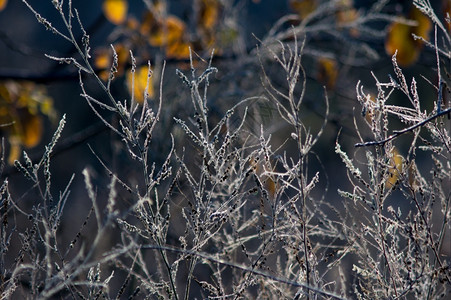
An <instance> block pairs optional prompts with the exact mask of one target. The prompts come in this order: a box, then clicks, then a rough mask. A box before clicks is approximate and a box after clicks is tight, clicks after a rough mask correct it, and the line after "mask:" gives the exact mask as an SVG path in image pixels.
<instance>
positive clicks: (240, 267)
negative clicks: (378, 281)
mask: <svg viewBox="0 0 451 300" xmlns="http://www.w3.org/2000/svg"><path fill="white" fill-rule="evenodd" d="M139 247H140V249H150V250H152V249H158V248H161V250H162V251H169V252H176V253H182V254H184V255H190V256H196V257H199V258H202V259H206V260H208V261H211V262H214V263H217V264H220V265H224V266H228V267H231V268H234V269H238V270H241V271H244V272H250V273H252V274H255V275H258V276H262V277H265V278H269V279H271V280H274V281H277V282H280V283H284V284H287V285H291V286H294V287H299V288H304V289H306V290H308V291H311V292H313V293H315V294H318V295H322V296H325V297H330V298H332V299H337V300H345V298H342V297H340V296H338V295H335V294H334V293H331V292H327V291H324V290H321V289H319V288H316V287H313V286H310V285H308V284H306V283H300V282H299V281H290V280H287V279H285V278H280V277H276V276H273V275H271V274H268V273H266V272H263V271H260V270H258V269H254V268H252V269H250V268H249V267H248V266H245V265H241V264H237V263H232V262H230V261H229V260H224V259H220V258H217V257H214V256H212V255H209V254H205V253H202V252H200V251H193V250H185V249H179V248H174V247H168V246H163V247H160V246H158V245H141V246H139ZM307 295H308V293H307Z"/></svg>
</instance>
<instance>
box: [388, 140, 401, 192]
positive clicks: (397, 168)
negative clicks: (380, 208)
mask: <svg viewBox="0 0 451 300" xmlns="http://www.w3.org/2000/svg"><path fill="white" fill-rule="evenodd" d="M390 154H391V156H392V157H391V158H390V163H389V164H390V169H389V170H388V174H389V175H388V178H387V180H386V181H385V187H386V188H392V187H394V186H395V184H396V182H398V179H399V177H400V176H401V173H402V162H403V157H402V155H401V154H399V152H398V150H397V149H396V148H395V147H393V149H392V150H391V153H390Z"/></svg>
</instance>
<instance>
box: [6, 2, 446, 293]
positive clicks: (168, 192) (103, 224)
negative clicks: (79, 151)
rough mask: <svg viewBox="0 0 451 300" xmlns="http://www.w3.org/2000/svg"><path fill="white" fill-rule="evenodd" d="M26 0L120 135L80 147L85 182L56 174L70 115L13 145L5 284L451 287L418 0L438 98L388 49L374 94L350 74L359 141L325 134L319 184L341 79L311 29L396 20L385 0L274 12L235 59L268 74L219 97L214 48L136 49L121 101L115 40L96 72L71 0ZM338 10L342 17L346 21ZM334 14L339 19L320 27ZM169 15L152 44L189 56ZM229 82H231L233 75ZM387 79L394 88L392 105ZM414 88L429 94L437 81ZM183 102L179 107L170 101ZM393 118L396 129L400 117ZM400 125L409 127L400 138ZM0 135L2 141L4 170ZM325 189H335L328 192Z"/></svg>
mask: <svg viewBox="0 0 451 300" xmlns="http://www.w3.org/2000/svg"><path fill="white" fill-rule="evenodd" d="M24 2H25V4H26V5H27V6H28V8H29V9H30V10H31V11H32V12H33V13H34V14H35V16H36V18H37V20H38V21H39V22H40V23H42V24H44V25H45V27H46V28H47V29H49V30H51V31H52V32H53V33H55V34H56V35H57V36H59V37H61V38H63V39H65V40H67V41H69V42H70V43H71V44H72V45H73V46H74V47H75V48H76V50H77V55H74V56H71V57H56V56H54V55H52V56H50V55H48V57H49V58H50V59H53V60H55V61H57V62H59V63H67V64H70V65H73V66H75V68H76V69H77V71H78V81H79V86H80V88H81V97H82V98H84V99H85V101H86V103H87V104H88V106H89V107H90V109H91V110H92V111H93V112H94V114H95V115H96V117H97V118H98V119H99V120H100V121H101V122H102V124H103V126H105V127H106V128H108V130H109V132H110V133H111V136H109V139H110V141H112V142H111V144H113V145H116V146H115V147H116V148H115V149H112V150H111V152H112V153H113V154H112V156H111V157H112V158H111V161H108V159H107V156H106V155H103V153H104V152H103V151H104V150H105V149H101V147H99V148H95V147H94V146H89V148H90V150H91V153H92V156H93V157H94V158H95V159H96V163H95V165H96V166H100V171H97V170H96V169H95V168H94V167H93V166H92V165H87V166H86V167H85V168H84V169H83V171H82V174H81V175H82V176H83V183H84V190H83V191H77V192H76V193H74V194H75V195H73V194H72V193H71V190H72V185H73V182H74V178H75V177H76V176H78V175H76V174H74V175H72V176H71V177H70V179H69V180H68V182H67V184H66V185H65V186H64V187H63V188H62V189H61V188H60V187H59V186H57V187H55V186H54V185H53V182H54V180H55V178H54V176H52V171H53V165H52V162H53V158H54V156H53V155H54V152H55V149H56V147H57V145H58V143H59V142H60V138H61V136H62V134H63V132H64V126H65V123H66V118H67V117H66V115H64V116H63V117H62V118H61V120H60V122H59V125H58V127H57V129H56V131H55V133H54V135H53V137H52V139H51V141H50V143H49V144H48V145H47V146H45V151H44V152H43V154H42V156H41V157H40V158H39V159H38V160H36V161H34V160H33V159H32V158H31V157H30V155H29V154H27V152H26V151H24V152H23V157H22V159H21V160H16V161H15V167H16V168H17V169H18V170H19V171H20V173H21V174H22V175H23V176H24V177H25V178H26V179H27V180H28V185H27V188H26V189H22V186H21V185H19V183H17V186H18V187H20V189H22V190H21V191H20V192H15V191H14V189H15V188H14V187H13V188H11V186H12V185H14V183H13V182H10V180H9V178H7V177H3V183H2V185H1V187H0V195H1V217H2V225H1V245H2V246H1V249H2V253H1V258H0V266H1V268H0V270H2V272H1V284H0V292H1V297H2V299H3V298H5V299H10V298H17V297H24V298H37V299H41V298H42V299H47V298H57V297H58V298H83V299H85V298H88V299H97V298H100V297H104V298H123V297H127V298H162V299H166V298H175V299H179V298H183V299H190V298H200V297H202V298H212V299H214V298H220V299H226V298H234V299H236V298H244V299H251V298H256V299H277V298H284V299H285V298H294V299H310V298H313V299H317V298H318V299H323V298H324V299H346V298H359V299H380V298H383V299H392V298H393V299H394V298H415V299H435V298H440V297H443V298H445V297H447V296H448V295H449V293H450V287H451V285H450V283H451V272H450V266H449V263H450V249H449V246H450V245H449V235H450V223H449V216H450V208H449V204H450V200H451V199H450V197H451V190H450V187H451V186H450V183H451V165H450V155H451V150H450V149H451V138H450V131H449V128H450V121H449V119H450V117H449V116H450V113H451V108H450V105H449V102H447V101H449V100H447V99H448V98H447V97H449V94H450V92H449V85H450V78H449V66H450V64H449V62H450V59H451V54H450V52H449V50H448V49H449V47H450V46H451V37H450V35H449V31H447V29H446V27H445V26H446V25H444V24H443V23H442V22H441V21H440V19H439V18H438V17H437V16H436V14H435V13H434V10H433V9H432V7H431V6H430V4H429V2H426V1H414V4H415V6H416V7H417V9H419V10H420V11H421V12H422V13H423V14H424V15H426V16H427V17H428V18H429V19H430V20H431V21H432V23H433V24H434V26H435V28H434V30H435V31H434V39H433V42H427V41H424V42H425V44H426V46H428V47H429V48H430V49H432V50H433V52H434V53H435V59H436V74H435V75H436V77H437V78H435V79H431V78H424V79H425V81H426V82H427V83H428V84H430V85H431V86H432V88H433V89H434V90H435V91H436V95H434V97H436V100H434V108H433V109H432V110H431V111H430V112H427V111H426V110H425V109H424V108H423V105H424V103H422V102H423V100H420V98H422V96H421V95H420V92H419V91H418V87H417V79H415V78H412V79H408V77H407V76H406V75H405V74H404V71H403V70H402V69H401V67H400V66H399V65H398V61H397V53H396V52H395V54H394V55H393V57H392V64H393V70H394V75H393V76H388V81H387V82H383V81H380V80H379V79H378V77H377V76H376V75H375V74H374V73H371V74H372V75H373V78H374V80H375V89H376V91H377V95H376V96H373V95H372V94H371V93H370V92H369V91H366V89H365V88H364V86H363V84H362V83H361V82H358V83H357V85H356V98H357V101H358V102H359V104H360V106H361V108H362V114H361V115H359V114H356V115H353V123H354V125H355V133H356V134H357V136H358V140H359V142H358V143H357V144H355V148H351V147H349V146H348V145H347V144H344V142H343V140H345V139H347V138H348V137H346V136H345V135H344V134H341V133H339V134H338V135H337V136H336V142H335V153H336V158H341V161H342V164H341V165H340V166H342V167H343V170H342V171H343V174H347V179H348V181H349V184H345V183H343V181H341V180H340V181H338V180H337V182H336V183H338V184H340V185H341V184H342V185H343V186H341V187H340V188H339V189H338V193H337V192H336V191H335V190H332V191H329V190H328V184H327V181H328V178H332V177H334V176H337V174H339V171H337V170H333V167H330V168H328V165H324V166H323V164H322V161H321V155H320V154H319V153H317V152H316V151H317V150H316V149H318V148H319V147H318V145H321V147H327V146H330V145H329V144H328V143H327V137H325V135H327V134H329V132H330V131H328V129H327V126H328V122H329V121H330V120H331V119H332V121H333V120H336V119H334V118H335V117H336V116H334V115H331V112H330V110H331V109H330V108H331V107H332V106H333V104H332V103H331V101H330V100H329V93H331V89H333V87H334V86H335V85H337V74H335V73H334V72H336V70H335V71H334V63H331V61H330V60H327V59H328V57H327V53H322V52H321V51H320V50H319V49H314V50H312V49H311V48H308V45H309V43H314V42H316V41H315V40H314V39H313V40H312V36H315V35H313V34H311V33H317V34H318V36H315V37H316V38H318V37H324V36H323V35H321V34H320V33H323V32H326V33H330V34H334V35H342V34H343V31H342V30H343V28H344V29H346V30H348V29H349V32H348V33H347V35H351V36H354V35H358V32H357V31H356V28H359V29H360V30H361V32H364V31H365V30H368V31H369V29H370V28H371V26H370V25H368V24H367V23H366V22H371V21H372V20H374V19H378V20H390V21H392V20H397V21H400V20H399V19H397V18H395V17H393V16H388V15H384V14H380V13H379V11H380V9H382V7H383V6H384V1H379V2H378V3H376V4H375V5H374V6H373V7H372V8H371V9H370V10H369V11H368V13H367V14H365V15H363V16H361V15H360V16H359V13H358V12H357V10H355V9H354V8H353V7H352V5H351V6H349V4H346V3H345V2H340V1H338V2H336V1H331V2H326V3H324V4H322V5H320V6H318V7H316V9H314V10H312V11H311V12H309V14H307V16H304V19H298V21H299V22H298V23H295V25H293V26H287V22H288V21H290V20H291V18H293V16H285V17H284V18H282V19H281V20H280V21H279V22H278V23H276V24H275V26H274V27H273V28H272V29H271V30H270V31H269V33H268V35H267V36H266V38H265V39H263V40H262V41H260V46H259V49H257V50H258V51H257V50H256V51H255V53H254V54H255V55H250V56H249V57H248V61H247V64H245V67H249V68H251V69H252V68H254V69H252V70H256V69H257V68H260V69H259V74H260V81H259V86H260V87H261V89H257V88H255V86H251V88H250V90H251V91H252V92H255V94H254V95H253V96H248V97H246V96H245V97H243V98H240V100H236V101H235V102H234V103H235V104H233V105H229V106H228V107H227V108H224V106H225V105H226V104H227V103H222V102H221V101H220V100H218V99H220V98H221V97H226V93H227V90H226V89H224V88H223V86H220V83H217V84H218V85H219V87H218V85H216V82H215V81H216V80H215V79H214V78H213V77H214V76H216V75H217V74H218V72H220V69H219V70H218V68H216V67H215V66H214V64H213V61H214V60H213V59H214V55H213V54H211V56H210V58H209V59H208V60H204V59H200V60H199V61H196V59H194V55H193V53H194V51H193V50H191V49H190V50H189V51H188V52H187V53H188V60H187V61H183V62H184V63H188V67H187V68H180V69H176V70H173V69H172V68H171V67H168V66H167V63H166V62H163V63H161V65H159V66H161V68H153V67H152V66H151V64H150V62H147V63H143V62H141V61H139V60H138V59H136V58H135V57H134V54H133V52H132V51H130V52H129V57H130V66H129V67H130V70H129V73H128V74H129V75H127V76H128V86H129V87H130V92H131V93H130V97H129V98H128V99H127V100H124V101H121V100H118V99H119V97H120V96H116V95H115V92H114V89H113V86H114V84H115V82H116V81H115V80H117V79H115V77H119V76H120V75H121V72H123V69H125V68H126V67H125V66H124V62H122V61H121V58H123V56H122V54H121V52H120V51H119V49H118V47H114V46H112V47H111V50H110V51H111V65H110V66H109V67H108V68H106V69H107V71H106V73H105V72H103V73H102V72H99V70H98V69H96V67H95V66H94V62H93V58H91V45H90V38H89V35H88V32H86V30H85V29H84V27H83V24H82V22H81V19H80V16H79V15H78V12H77V10H76V9H74V8H72V2H71V1H69V2H68V3H65V4H64V3H63V2H62V1H52V4H53V5H54V7H55V9H56V10H57V12H58V13H59V14H60V17H61V19H62V21H63V24H64V27H63V29H64V30H63V29H61V30H60V29H59V28H57V27H55V26H54V25H52V24H51V23H50V22H49V21H48V20H46V19H45V18H43V17H42V16H41V15H40V14H39V13H38V12H37V11H35V9H34V8H33V7H32V6H31V5H30V4H29V3H28V2H27V1H24ZM107 2H108V1H107ZM213 2H214V1H213ZM213 2H212V3H213ZM292 2H293V5H294V7H297V8H300V7H301V6H299V5H300V4H299V3H297V4H296V3H295V2H299V1H292ZM301 2H302V1H301ZM149 3H150V1H149ZM202 3H204V2H202ZM224 3H226V2H224ZM122 4H123V3H122ZM151 4H152V3H151ZM295 4H296V5H295ZM108 5H111V3H109V4H108ZM148 5H150V4H148ZM152 5H153V4H152ZM105 7H106V6H105ZM152 7H153V6H152ZM206 7H208V6H206ZM212 7H214V6H212ZM153 8H155V7H153ZM66 9H67V10H66ZM104 9H106V8H104ZM345 12H347V13H348V15H347V16H348V19H346V21H343V19H342V18H343V17H344V16H343V15H341V14H343V13H345ZM153 13H155V12H153ZM330 15H335V17H336V18H337V19H336V20H335V21H333V22H337V24H338V25H337V24H335V23H334V24H335V25H336V26H335V27H333V28H326V29H324V28H325V27H324V26H323V25H325V24H326V25H327V24H328V22H330V18H329V16H330ZM349 16H352V17H349ZM154 17H155V16H154ZM298 18H300V17H298ZM114 20H115V22H117V23H121V22H122V21H121V18H115V19H114ZM206 20H210V19H206ZM315 20H317V21H318V24H315V23H314V21H315ZM401 21H403V22H404V23H408V24H410V23H409V22H408V21H406V20H401ZM161 22H162V23H161V24H166V25H165V26H167V28H166V29H168V28H172V27H174V28H178V29H180V30H182V29H183V28H184V27H183V26H182V25H183V24H182V23H179V21H178V20H177V19H175V18H172V19H171V21H169V20H166V19H163V20H162V21H161ZM205 22H207V21H205ZM209 22H210V21H209ZM340 22H341V23H340ZM343 22H344V23H343ZM74 23H77V26H78V28H79V29H80V30H81V32H82V35H83V36H82V38H81V40H80V41H78V40H77V39H76V38H75V37H74V34H73V30H74V27H75V26H76V25H75V24H74ZM207 23H208V22H207ZM158 24H160V23H156V24H153V25H152V26H155V27H153V28H154V30H156V31H157V32H160V31H161V30H162V32H163V33H164V30H163V29H164V26H163V25H161V24H160V25H161V26H163V27H161V28H160V27H159V26H160V25H158ZM208 24H210V23H208ZM360 24H364V25H362V26H360V27H357V26H355V25H360ZM449 24H450V22H449V16H448V25H449ZM204 25H205V24H204ZM210 25H211V24H210ZM351 25H352V26H351ZM171 26H172V27H171ZM218 26H219V25H218ZM340 26H341V27H340ZM207 27H208V26H203V27H201V29H202V30H203V31H202V32H203V33H202V34H205V36H203V37H204V38H205V37H210V38H211V39H212V40H214V33H213V32H209V31H207ZM326 27H327V26H326ZM162 28H163V29H162ZM351 29H352V30H351ZM64 32H66V33H64ZM176 32H177V33H178V34H177V35H175V36H173V35H171V36H169V37H171V39H169V37H168V40H164V39H163V40H158V39H156V37H158V36H159V35H158V36H154V37H153V40H152V42H151V44H152V43H153V44H155V43H156V44H158V45H157V46H160V47H162V49H163V52H164V53H165V54H166V55H167V56H168V57H171V58H172V59H174V58H177V59H182V60H183V59H184V58H185V57H184V53H185V52H179V51H175V50H174V47H176V48H177V49H179V48H178V47H181V46H187V45H188V44H189V42H188V41H187V40H185V35H184V33H181V32H179V31H176ZM182 32H184V31H183V30H182ZM160 33H161V32H160ZM373 33H375V31H373ZM439 37H441V39H440V38H439ZM179 38H180V40H179ZM417 38H418V39H421V37H418V36H417ZM423 39H424V38H423ZM204 42H205V41H204ZM345 42H346V43H349V44H353V43H355V44H354V46H356V50H357V51H362V53H366V54H367V56H366V57H365V58H364V60H365V61H364V62H367V60H366V59H368V60H369V59H370V58H371V57H373V56H375V55H377V53H375V52H374V51H373V50H372V49H371V48H369V46H368V44H366V43H365V42H361V43H360V44H358V45H357V44H356V43H357V42H358V40H357V39H352V38H351V37H349V36H347V37H346V39H345ZM153 44H152V46H155V45H153ZM206 44H208V43H206ZM190 45H191V44H190ZM193 45H194V44H193ZM204 46H205V45H204ZM357 46H358V47H357ZM179 50H180V49H179ZM121 51H122V50H121ZM173 51H175V52H173ZM311 53H313V54H314V56H315V55H317V56H325V60H324V57H323V58H322V59H323V60H321V61H322V64H321V66H322V68H323V72H324V73H323V74H322V75H324V76H326V77H327V80H326V81H325V82H324V83H323V84H324V85H326V86H327V87H326V86H325V87H323V88H321V97H322V98H323V99H324V100H323V101H322V102H321V103H323V104H317V103H315V105H316V107H315V108H312V110H313V111H315V109H316V108H318V107H319V108H320V109H317V110H316V112H317V113H318V114H320V115H321V118H322V120H321V122H320V124H309V122H308V115H306V114H305V110H306V109H307V108H309V106H310V108H311V103H309V102H308V101H309V100H308V93H309V90H308V86H309V84H310V83H311V80H310V78H309V76H311V75H310V74H309V72H308V71H306V69H305V68H304V57H305V56H306V55H308V54H311ZM176 54H177V55H176ZM323 54H325V55H323ZM357 61H358V60H357V59H356V60H355V62H357ZM308 63H309V61H307V64H308ZM143 68H144V69H143ZM330 68H332V71H331V69H330ZM155 69H159V72H156V70H155ZM168 69H171V71H174V72H173V73H175V74H176V75H177V76H178V77H179V78H178V80H179V83H178V87H177V88H178V89H177V93H175V94H176V96H177V97H178V98H176V96H174V93H173V94H171V93H168V94H165V92H164V89H165V80H166V76H165V74H167V72H168ZM143 70H144V71H143ZM103 71H105V70H103ZM142 74H144V75H142ZM334 74H335V75H334ZM252 80H253V81H255V80H254V78H253V77H252ZM225 81H226V82H225V85H228V86H229V87H230V85H236V84H237V82H236V81H234V80H229V81H227V80H225ZM93 82H94V83H95V84H96V85H97V87H98V88H100V90H101V92H102V94H101V95H100V96H99V94H98V92H97V90H96V89H95V88H93ZM156 82H158V84H156ZM241 83H242V84H244V80H243V82H241ZM154 85H155V86H157V85H158V88H156V89H155V90H154V87H155V86H154ZM215 85H216V86H215ZM180 86H183V89H184V90H179V88H180ZM230 89H231V90H230V92H234V91H236V90H234V89H233V88H230ZM238 90H239V89H238ZM212 91H213V93H214V94H213V95H214V96H210V95H211V94H212ZM332 93H333V92H332ZM168 95H173V97H174V99H167V97H168ZM316 95H318V94H315V96H316ZM395 96H398V98H399V97H401V100H398V102H399V103H396V104H393V103H392V99H393V98H395ZM184 97H185V98H186V99H185V98H184ZM424 98H425V100H424V101H432V100H431V95H427V96H425V97H424ZM212 99H216V100H214V101H213V100H212ZM175 100H178V101H179V102H180V103H175ZM185 100H186V101H185ZM406 100H408V101H406ZM220 102H221V103H220ZM178 105H180V106H181V107H183V109H184V110H183V111H180V110H179V111H178V112H177V114H175V113H174V112H176V111H177V109H178V107H177V106H178ZM397 120H399V121H400V122H399V123H397ZM400 124H401V126H403V127H402V128H403V129H395V128H397V126H399V125H400ZM334 139H335V137H334ZM323 140H324V141H323ZM399 141H402V142H403V143H404V145H405V143H406V142H405V141H408V147H405V146H404V145H403V144H401V142H399ZM3 144H4V141H3ZM4 149H5V147H4V145H2V150H3V155H2V161H1V171H2V173H3V170H4V168H5V153H4ZM351 152H352V153H353V154H352V155H350V154H349V153H351ZM115 164H119V165H120V166H119V167H118V166H115ZM333 180H335V178H333ZM336 195H339V196H341V197H340V198H338V197H334V198H331V197H333V196H336ZM75 197H78V198H80V199H82V198H87V199H89V201H84V202H83V203H89V206H90V208H89V209H85V210H83V212H82V213H84V214H85V215H84V216H83V218H81V219H77V220H76V221H73V220H70V212H69V211H67V210H68V209H67V206H68V203H69V202H71V201H78V200H76V199H74V198H75ZM335 198H338V199H340V200H337V199H335ZM30 202H32V204H31V206H30V205H29V203H30ZM68 214H69V215H68ZM74 215H76V217H77V218H78V217H79V216H80V213H78V214H74ZM68 219H69V221H68ZM72 222H75V223H76V225H73V224H71V223H72Z"/></svg>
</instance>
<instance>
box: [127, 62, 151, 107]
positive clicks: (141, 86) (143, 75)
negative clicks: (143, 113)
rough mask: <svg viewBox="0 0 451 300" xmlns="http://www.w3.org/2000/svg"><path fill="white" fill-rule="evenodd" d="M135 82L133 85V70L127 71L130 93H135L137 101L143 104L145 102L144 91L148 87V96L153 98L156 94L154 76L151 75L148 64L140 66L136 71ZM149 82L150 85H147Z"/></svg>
mask: <svg viewBox="0 0 451 300" xmlns="http://www.w3.org/2000/svg"><path fill="white" fill-rule="evenodd" d="M134 80H135V82H134V84H133V85H132V81H133V75H132V72H131V71H130V72H127V86H128V90H129V93H130V95H131V94H132V92H133V93H134V97H135V101H136V102H138V103H140V104H142V103H143V102H144V93H145V91H146V87H147V97H149V98H152V97H153V96H154V94H155V91H154V89H153V84H152V77H151V76H149V68H148V67H147V66H141V67H138V68H137V69H136V71H135V78H134ZM147 83H149V85H147ZM132 89H133V91H132Z"/></svg>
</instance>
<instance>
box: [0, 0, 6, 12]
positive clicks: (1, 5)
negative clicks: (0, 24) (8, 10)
mask: <svg viewBox="0 0 451 300" xmlns="http://www.w3.org/2000/svg"><path fill="white" fill-rule="evenodd" d="M6 4H8V0H0V11H2V10H4V9H5V7H6Z"/></svg>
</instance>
